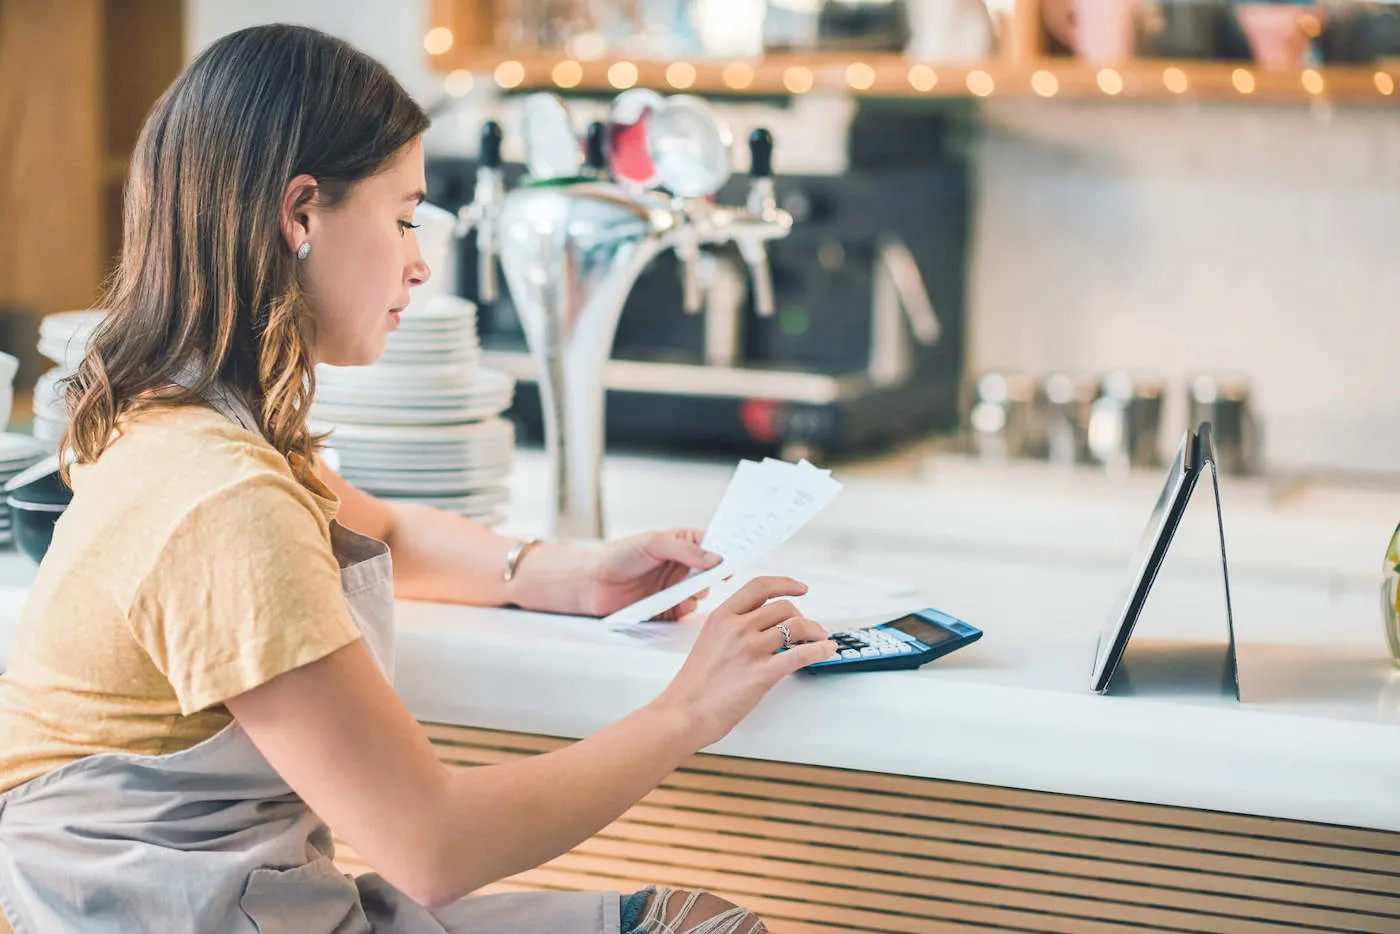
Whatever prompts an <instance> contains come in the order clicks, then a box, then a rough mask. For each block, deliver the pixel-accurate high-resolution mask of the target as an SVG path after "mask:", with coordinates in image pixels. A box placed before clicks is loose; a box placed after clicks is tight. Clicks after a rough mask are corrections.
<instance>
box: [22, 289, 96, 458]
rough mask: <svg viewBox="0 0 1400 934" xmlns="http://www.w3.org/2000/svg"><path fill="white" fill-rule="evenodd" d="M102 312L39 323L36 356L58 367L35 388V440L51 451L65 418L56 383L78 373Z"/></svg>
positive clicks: (54, 317) (63, 314)
mask: <svg viewBox="0 0 1400 934" xmlns="http://www.w3.org/2000/svg"><path fill="white" fill-rule="evenodd" d="M106 314H107V313H106V312H105V311H64V312H60V313H58V314H54V315H47V316H45V317H44V319H43V320H42V321H41V322H40V323H39V353H41V354H43V355H44V356H46V357H48V358H49V359H50V360H52V361H53V362H54V363H57V364H58V366H56V367H54V368H53V369H52V370H49V371H48V372H47V373H44V374H43V375H42V376H40V377H39V379H38V381H37V382H36V383H35V384H34V437H36V438H38V439H39V440H40V441H43V442H45V443H46V444H48V445H49V447H50V448H52V447H55V446H57V444H58V440H59V438H60V437H62V435H63V428H64V424H65V422H66V420H67V415H66V414H65V412H64V408H63V395H62V391H61V387H60V386H59V380H61V379H66V378H67V377H69V376H72V375H73V374H74V373H76V372H77V371H78V367H79V366H80V365H81V364H82V362H83V357H84V356H85V355H86V354H87V345H88V340H89V339H90V338H91V337H92V332H93V330H94V329H95V328H96V327H97V325H98V323H99V322H100V321H101V320H102V319H103V318H104V317H106Z"/></svg>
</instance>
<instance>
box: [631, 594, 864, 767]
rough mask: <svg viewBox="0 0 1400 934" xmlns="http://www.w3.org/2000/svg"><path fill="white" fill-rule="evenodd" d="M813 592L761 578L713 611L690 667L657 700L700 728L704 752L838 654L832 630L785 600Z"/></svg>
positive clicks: (700, 746)
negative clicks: (786, 636)
mask: <svg viewBox="0 0 1400 934" xmlns="http://www.w3.org/2000/svg"><path fill="white" fill-rule="evenodd" d="M806 592H807V585H806V584H802V583H799V582H797V581H795V580H793V579H791V578H788V577H758V578H755V579H754V580H751V581H749V582H748V583H747V584H745V585H744V586H743V587H742V588H740V589H739V590H738V591H737V592H736V593H735V594H734V595H733V596H732V597H730V598H729V599H728V600H725V601H724V602H723V603H721V604H720V605H719V606H718V607H716V608H715V609H714V611H713V612H711V613H710V618H709V619H707V620H706V621H705V625H704V627H703V628H702V629H701V630H700V635H699V637H697V638H696V640H695V645H694V646H693V647H692V648H691V650H690V655H689V657H687V658H686V660H685V664H684V665H683V666H682V667H681V670H680V671H679V672H677V673H676V676H675V678H673V679H672V680H671V683H670V685H669V686H668V687H667V688H666V690H665V691H663V692H662V693H661V696H660V697H658V698H657V701H658V702H659V703H662V704H667V705H673V706H675V707H677V708H679V709H680V711H681V712H682V714H683V716H684V717H685V719H686V722H687V723H689V724H690V725H691V726H692V728H693V729H694V731H695V733H694V745H695V750H696V751H697V752H698V751H699V750H701V749H703V748H705V747H706V746H708V745H710V744H711V743H715V742H718V741H719V740H720V739H722V738H723V737H724V736H725V734H727V733H728V732H729V731H730V730H732V729H733V728H734V726H735V724H737V723H738V722H739V721H740V720H742V719H744V717H746V716H748V714H749V711H751V710H753V708H754V707H755V706H757V704H758V702H759V701H760V700H762V699H763V695H765V694H767V693H768V691H769V689H771V688H772V687H773V685H775V684H777V683H778V682H779V681H780V680H782V679H783V678H784V677H785V676H787V675H789V674H791V673H792V672H794V671H796V670H797V669H799V668H802V667H804V666H806V665H810V664H812V663H813V662H819V661H822V660H823V659H827V658H830V657H831V656H833V655H835V654H836V643H834V642H832V641H830V640H829V639H828V638H827V637H828V635H829V634H828V633H827V631H826V630H825V629H823V628H822V627H821V626H819V625H818V624H816V623H814V622H812V621H811V620H810V619H807V618H806V617H805V616H803V615H802V614H801V613H799V612H798V611H797V607H795V606H793V605H792V603H791V602H789V601H787V600H784V599H779V598H782V597H800V596H802V595H803V594H804V593H806ZM779 623H785V624H786V625H787V627H788V629H789V630H790V631H791V633H792V641H793V643H794V644H793V646H792V648H790V649H788V650H787V651H786V652H780V651H779V649H781V648H782V647H783V635H782V632H781V631H780V630H779V629H778V624H779ZM797 643H805V644H797Z"/></svg>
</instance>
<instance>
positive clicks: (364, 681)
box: [227, 641, 696, 906]
mask: <svg viewBox="0 0 1400 934" xmlns="http://www.w3.org/2000/svg"><path fill="white" fill-rule="evenodd" d="M227 704H228V708H229V710H231V711H232V712H233V715H234V717H235V718H236V719H237V720H238V722H239V724H241V725H242V726H243V728H244V730H246V731H247V733H248V735H249V736H250V737H252V739H253V742H254V743H255V744H256V745H257V747H258V749H259V750H260V751H261V752H262V754H263V755H264V756H265V757H266V758H267V760H268V762H270V763H271V764H272V766H273V768H275V769H276V770H277V772H278V774H279V775H281V776H282V778H283V779H284V780H285V781H286V782H287V784H289V785H291V786H292V788H293V789H295V790H296V792H297V793H298V794H299V795H300V796H301V797H302V798H303V799H304V800H305V801H306V803H307V804H308V805H310V806H311V808H312V810H314V811H315V812H316V813H317V814H318V815H319V816H320V817H321V819H322V820H324V821H325V822H326V823H327V824H329V825H330V826H331V827H332V828H334V829H335V830H336V832H337V833H339V834H340V835H341V836H342V837H343V838H344V839H345V840H346V842H348V843H349V844H350V845H351V846H352V847H354V848H355V850H356V852H358V853H359V854H360V856H362V857H363V858H364V859H365V860H367V861H368V862H369V864H370V865H371V866H373V867H374V868H375V870H376V871H378V872H379V873H380V874H381V875H383V876H384V878H385V879H387V880H388V881H389V882H390V883H392V884H393V885H395V886H397V887H398V888H399V889H402V890H403V891H404V892H405V893H406V894H407V895H408V896H409V897H411V898H413V899H414V900H415V901H418V902H420V903H422V904H425V905H432V906H437V905H442V904H446V903H448V902H451V901H453V900H454V899H456V898H459V897H461V896H463V895H465V894H467V893H469V892H471V891H473V890H475V889H478V888H480V887H481V886H483V885H487V884H488V883H491V882H494V881H495V880H497V879H503V878H505V877H507V876H511V875H514V874H515V873H518V872H523V871H524V870H526V869H529V868H531V867H533V866H537V865H540V864H541V863H545V862H548V861H549V860H550V859H553V858H554V857H555V856H558V855H559V854H561V853H565V852H567V851H568V850H570V849H571V848H573V847H574V846H576V845H577V844H578V843H580V842H581V841H583V840H585V839H587V838H588V837H589V836H591V835H592V834H594V833H596V832H597V831H598V830H600V829H601V828H603V827H605V826H607V825H608V824H609V823H610V822H612V821H613V820H615V819H616V818H617V817H618V816H619V815H620V814H622V812H623V811H625V810H627V809H628V808H629V807H631V806H632V805H633V804H635V803H636V802H637V801H638V800H640V799H641V797H642V796H643V795H645V794H646V793H647V792H648V791H650V790H651V789H652V788H653V787H654V786H655V785H656V784H658V783H659V782H660V781H661V779H662V778H664V777H665V776H666V775H667V774H668V773H669V772H670V771H671V770H672V769H674V768H675V767H676V766H677V765H678V764H679V763H680V762H681V760H682V759H684V758H685V757H686V756H687V755H689V754H690V753H692V752H694V751H695V742H696V740H695V738H694V735H693V734H694V730H693V729H689V728H688V727H687V724H686V718H685V717H684V716H683V715H682V712H681V711H680V710H679V709H677V708H674V707H671V706H668V705H667V704H665V703H662V702H653V703H652V704H649V705H648V706H646V707H644V708H642V709H641V710H639V711H637V712H636V713H633V714H632V715H630V716H628V717H627V718H625V719H623V720H621V721H619V722H617V723H615V724H613V725H612V726H609V727H607V728H605V729H603V730H600V731H599V732H597V733H596V734H594V735H593V736H591V737H589V738H588V739H586V740H584V741H582V742H579V743H575V744H573V745H571V746H567V747H565V748H564V749H561V750H559V751H557V752H553V753H549V754H547V755H541V756H534V757H531V758H528V759H523V760H521V761H519V762H512V763H509V764H506V765H498V766H485V767H479V768H471V769H463V770H456V771H449V770H448V769H447V768H446V767H445V766H444V765H442V763H441V762H439V761H438V758H437V755H436V754H435V753H434V751H433V748H432V744H431V743H430V742H429V741H428V738H427V736H426V735H425V734H424V732H423V729H422V728H421V727H420V726H419V725H418V723H417V722H416V721H414V719H413V717H412V716H411V715H410V714H409V712H408V710H407V708H405V707H404V705H403V703H402V701H400V700H399V698H398V696H397V695H396V694H395V693H394V691H393V688H391V687H390V686H389V684H388V683H387V682H386V681H385V680H384V678H383V676H382V675H381V674H380V673H379V670H378V668H376V667H375V664H374V662H373V660H372V659H371V658H370V656H369V652H368V650H367V649H366V648H365V646H364V643H363V641H357V642H354V643H352V644H350V645H348V646H346V647H345V648H343V649H340V650H338V651H336V652H333V653H331V654H330V655H329V656H327V657H326V658H324V659H321V660H320V661H318V662H313V663H311V664H310V665H306V666H303V667H301V668H297V669H295V670H293V671H290V672H287V673H286V674H284V675H280V676H279V677H277V678H274V679H273V680H271V681H269V682H267V683H266V684H264V685H261V686H259V687H257V688H254V689H253V690H251V691H248V692H247V693H246V694H242V695H239V696H238V697H235V698H232V699H230V700H229V701H228V702H227Z"/></svg>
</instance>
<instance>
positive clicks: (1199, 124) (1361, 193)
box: [969, 100, 1400, 472]
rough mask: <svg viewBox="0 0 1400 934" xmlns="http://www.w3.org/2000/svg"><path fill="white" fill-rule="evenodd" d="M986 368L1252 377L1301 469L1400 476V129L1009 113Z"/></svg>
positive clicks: (988, 142) (986, 303) (989, 141)
mask: <svg viewBox="0 0 1400 934" xmlns="http://www.w3.org/2000/svg"><path fill="white" fill-rule="evenodd" d="M985 115H986V128H985V131H984V135H983V137H982V139H981V141H980V144H979V145H980V148H981V158H980V160H979V168H980V179H979V208H978V217H977V227H976V248H975V258H974V261H973V270H972V314H971V316H970V322H971V331H972V333H971V338H970V341H971V346H970V348H969V350H970V359H971V361H972V365H973V366H974V367H976V368H988V367H991V368H997V367H1009V368H1014V369H1021V370H1025V371H1029V372H1039V371H1043V370H1045V369H1051V368H1061V367H1063V368H1070V369H1084V370H1099V369H1103V368H1108V367H1126V368H1129V369H1131V370H1135V371H1140V372H1143V373H1148V374H1156V375H1161V376H1165V377H1167V378H1169V379H1171V380H1173V381H1174V391H1173V393H1172V399H1171V401H1172V402H1173V403H1174V405H1173V407H1171V408H1170V409H1169V412H1168V418H1169V419H1170V422H1169V425H1170V427H1171V429H1172V431H1173V433H1174V432H1175V431H1179V430H1180V429H1181V428H1182V427H1184V425H1185V412H1184V403H1183V402H1182V401H1181V400H1180V398H1179V397H1180V395H1181V393H1182V392H1183V391H1184V390H1182V389H1181V384H1182V380H1183V378H1184V376H1185V375H1186V374H1188V373H1191V372H1196V371H1220V372H1230V373H1238V374H1242V375H1244V376H1247V377H1248V378H1249V379H1250V380H1251V381H1252V384H1253V387H1254V390H1255V394H1256V398H1257V403H1258V407H1259V409H1260V410H1261V412H1262V414H1263V416H1264V418H1265V421H1266V423H1267V425H1266V428H1267V435H1266V437H1267V453H1268V456H1269V458H1270V460H1271V462H1272V463H1273V464H1274V465H1276V466H1279V467H1295V468H1296V467H1303V466H1330V467H1341V468H1347V469H1362V470H1386V471H1391V472H1400V114H1398V113H1397V112H1396V111H1395V110H1384V109H1362V108H1339V109H1336V110H1335V111H1332V112H1328V111H1325V110H1324V111H1312V110H1309V109H1308V108H1307V107H1304V106H1269V105H1251V106H1243V105H1234V106H1231V105H1215V106H1210V107H1199V106H1190V105H1171V104H1147V103H1142V104H1132V103H1123V102H1115V103H1112V104H1108V103H1104V104H1086V103H1073V102H1047V101H1010V100H1007V101H1000V102H992V103H991V104H990V105H989V106H987V107H986V109H985Z"/></svg>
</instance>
